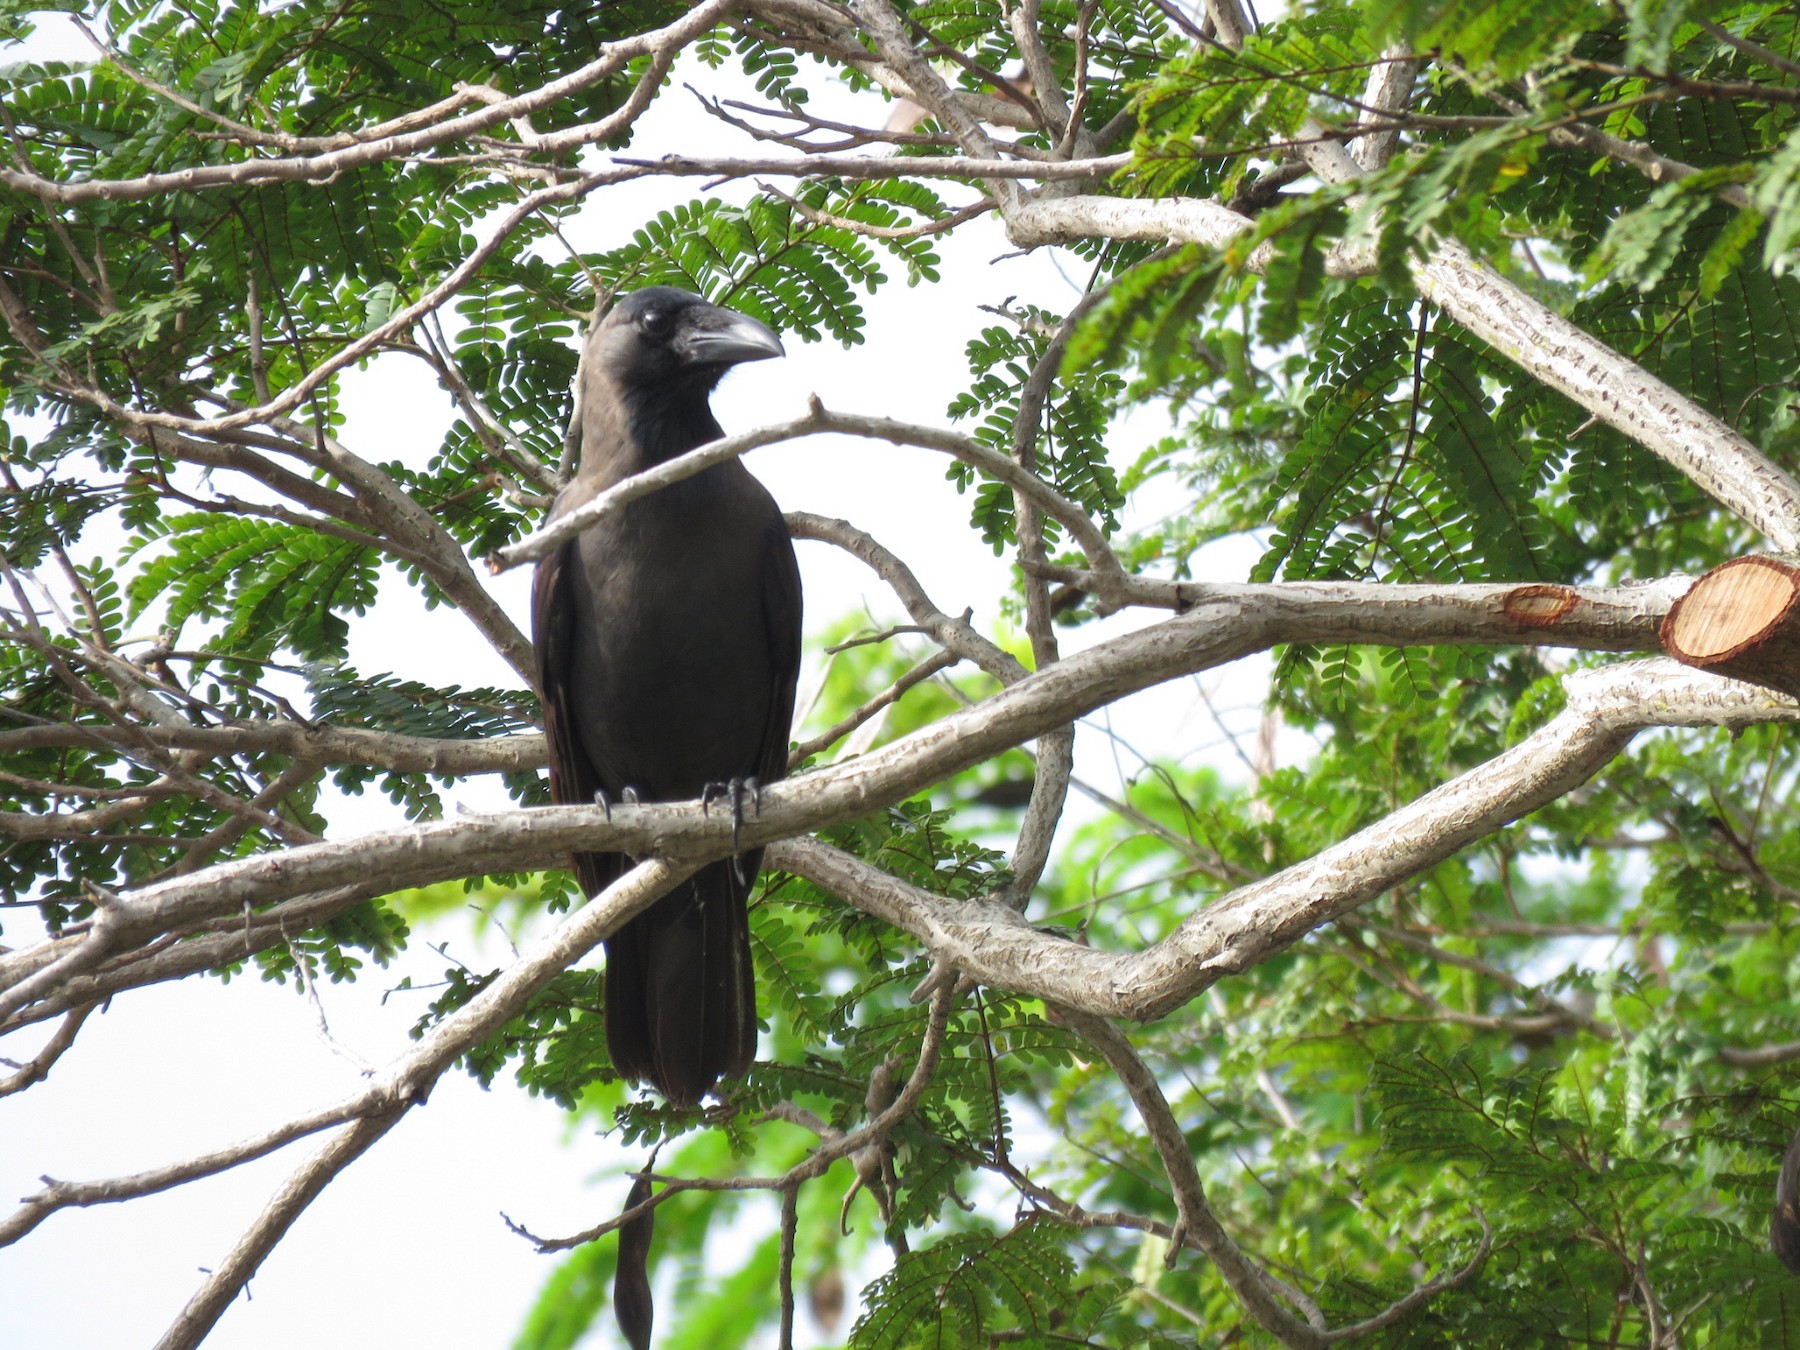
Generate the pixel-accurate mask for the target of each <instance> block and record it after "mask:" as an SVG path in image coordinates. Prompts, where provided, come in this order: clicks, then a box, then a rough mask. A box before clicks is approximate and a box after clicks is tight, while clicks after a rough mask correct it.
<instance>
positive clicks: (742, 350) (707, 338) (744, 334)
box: [676, 305, 787, 366]
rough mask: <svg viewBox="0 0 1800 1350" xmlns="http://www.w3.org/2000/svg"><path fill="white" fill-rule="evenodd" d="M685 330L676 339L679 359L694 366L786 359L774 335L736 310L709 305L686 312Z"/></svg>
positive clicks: (731, 364) (728, 364)
mask: <svg viewBox="0 0 1800 1350" xmlns="http://www.w3.org/2000/svg"><path fill="white" fill-rule="evenodd" d="M687 319H688V322H687V324H686V325H685V327H686V329H687V331H686V332H685V333H683V334H682V335H681V337H680V338H679V339H678V340H677V343H676V348H677V350H678V351H680V353H681V355H682V359H683V360H685V361H686V362H687V363H688V364H689V365H694V366H735V365H737V364H739V363H740V362H743V361H766V360H768V358H769V357H771V356H786V355H787V352H785V351H784V350H783V349H782V346H781V339H780V338H778V337H776V336H775V334H774V332H773V331H772V330H771V329H769V328H767V327H765V326H764V325H762V324H760V323H758V322H757V321H756V320H755V319H752V318H751V317H750V316H749V315H748V314H739V313H738V312H737V311H736V310H735V309H725V308H723V307H722V306H719V305H708V306H707V307H706V308H705V309H700V310H689V311H688V315H687Z"/></svg>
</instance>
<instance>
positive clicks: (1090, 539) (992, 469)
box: [491, 397, 1122, 577]
mask: <svg viewBox="0 0 1800 1350" xmlns="http://www.w3.org/2000/svg"><path fill="white" fill-rule="evenodd" d="M827 432H840V433H843V434H845V435H851V436H866V437H869V438H871V439H874V440H883V441H891V442H893V443H894V444H896V445H916V446H921V447H923V448H925V449H928V450H941V451H943V452H944V453H945V454H947V455H950V456H952V457H953V458H955V459H958V460H960V461H962V462H963V463H964V464H968V465H970V466H971V467H973V468H976V469H979V470H981V472H983V473H985V474H986V475H987V476H988V477H990V478H994V479H997V480H999V481H1000V482H1002V483H1005V484H1007V485H1008V486H1009V487H1012V488H1015V489H1017V490H1018V491H1020V492H1023V493H1024V494H1025V495H1026V496H1028V497H1029V498H1030V499H1031V500H1032V501H1033V502H1035V503H1036V504H1037V505H1039V506H1041V507H1042V508H1043V509H1044V511H1045V512H1046V514H1048V515H1049V516H1051V517H1052V518H1053V519H1055V520H1056V521H1057V522H1058V523H1059V524H1061V525H1062V526H1063V527H1064V528H1066V529H1067V530H1068V531H1069V533H1070V535H1071V536H1073V538H1074V539H1075V542H1076V543H1077V545H1078V546H1079V547H1080V548H1081V550H1082V552H1083V553H1084V554H1085V555H1086V556H1087V559H1088V562H1089V564H1090V566H1092V567H1094V568H1096V569H1097V571H1098V572H1099V574H1100V576H1102V577H1106V576H1110V575H1112V574H1113V573H1115V572H1118V573H1121V574H1122V569H1121V568H1120V566H1119V561H1118V558H1117V557H1116V556H1115V555H1114V553H1113V551H1112V546H1111V545H1109V544H1108V543H1107V542H1106V536H1105V535H1103V534H1101V533H1100V529H1099V527H1098V526H1096V525H1095V524H1094V522H1093V521H1091V520H1089V519H1088V516H1087V513H1086V512H1085V511H1083V510H1082V509H1081V508H1080V507H1079V506H1077V505H1076V504H1075V503H1074V502H1071V501H1070V500H1069V499H1068V498H1066V497H1064V496H1063V495H1062V494H1061V493H1060V492H1058V491H1056V489H1055V488H1053V487H1051V486H1050V485H1049V484H1048V483H1046V482H1044V480H1043V479H1041V478H1039V477H1038V476H1037V475H1036V474H1034V473H1031V472H1030V471H1028V470H1026V469H1023V468H1021V467H1020V466H1019V465H1017V464H1015V463H1014V462H1013V461H1012V460H1010V459H1008V458H1007V457H1006V456H1005V455H1003V454H1000V453H999V452H998V451H996V450H993V449H991V448H990V447H988V446H985V445H983V444H982V443H981V442H980V441H977V440H974V439H973V438H971V437H968V436H960V435H958V434H957V433H955V432H953V431H945V430H943V429H941V428H938V427H927V426H918V425H914V424H912V423H909V422H896V421H893V420H892V419H890V418H886V417H863V416H860V415H858V414H855V413H839V412H831V411H828V410H827V409H826V408H825V407H824V406H823V405H822V404H820V403H819V401H818V399H817V398H816V397H815V398H814V399H813V406H812V410H811V411H810V412H808V413H807V415H806V416H805V417H800V418H796V419H795V420H794V421H792V422H783V423H781V424H779V425H777V426H772V427H760V428H758V429H757V430H755V431H746V432H743V433H741V434H739V435H736V436H727V437H726V438H725V439H724V440H720V441H713V442H712V443H711V444H710V445H703V446H701V447H700V448H699V449H697V450H690V451H688V452H687V453H686V454H684V455H677V456H676V457H675V458H674V459H671V460H667V461H665V462H663V463H661V464H658V465H657V466H656V467H655V468H653V469H646V470H645V471H644V472H643V473H639V474H634V475H633V476H632V477H630V478H627V479H626V480H625V481H624V482H622V483H619V484H616V485H615V486H613V487H610V488H608V489H607V490H606V491H605V492H602V493H599V494H597V495H596V496H595V497H593V498H592V499H591V500H590V501H587V502H585V503H583V504H582V505H581V506H580V507H578V508H576V509H575V510H573V511H570V512H569V513H568V514H567V515H564V516H559V517H558V518H557V519H556V520H554V521H552V522H551V523H550V524H548V525H546V526H545V527H544V528H543V529H541V530H539V531H537V532H536V533H535V534H531V535H527V536H526V537H525V538H523V539H521V540H519V541H518V542H517V543H515V544H508V545H507V546H506V547H505V548H502V549H497V550H495V552H494V555H493V558H492V560H491V566H492V567H493V568H494V570H496V571H504V570H505V569H507V568H510V567H517V566H518V565H519V564H521V563H526V562H533V561H536V560H537V559H539V558H542V557H544V556H546V555H547V554H549V553H550V552H552V551H553V550H555V549H556V548H558V547H559V546H561V545H562V544H565V543H567V542H568V541H569V540H571V539H573V538H574V537H575V536H576V535H578V534H580V533H581V532H582V531H583V530H585V529H587V528H588V527H589V526H590V525H593V524H594V523H595V522H597V521H600V520H604V519H605V518H606V517H607V516H609V515H611V514H613V513H614V512H616V511H618V510H621V509H622V508H623V507H624V506H626V505H627V504H628V503H630V502H633V501H636V500H637V499H638V498H640V497H647V496H649V495H650V494H651V493H652V492H656V491H659V490H660V489H662V488H664V487H667V486H668V485H669V484H671V483H679V482H680V481H682V479H684V478H691V477H693V476H694V475H695V474H697V473H701V472H703V471H705V470H706V469H709V468H711V467H712V466H713V465H715V464H722V463H724V462H725V461H726V460H728V459H734V458H736V457H737V456H739V455H742V454H745V453H747V452H748V451H750V450H754V449H756V448H758V447H759V446H764V445H772V444H774V443H775V442H777V441H787V440H795V439H798V438H800V437H802V436H816V435H820V434H823V433H827Z"/></svg>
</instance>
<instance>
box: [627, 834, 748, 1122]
mask: <svg viewBox="0 0 1800 1350" xmlns="http://www.w3.org/2000/svg"><path fill="white" fill-rule="evenodd" d="M761 861H762V851H761V850H760V849H758V850H754V851H751V852H746V853H745V854H744V855H743V857H742V859H741V867H742V871H741V873H739V872H738V871H737V870H736V869H734V867H733V865H732V860H731V859H730V858H727V859H725V860H724V861H722V862H716V863H712V864H711V865H709V866H707V867H704V868H702V869H701V870H700V871H698V872H696V873H694V875H693V876H692V877H690V878H689V879H688V880H687V881H685V882H683V883H682V884H681V885H680V886H679V887H677V888H676V889H675V890H674V891H672V892H670V893H669V894H668V895H666V896H664V897H663V898H662V899H661V900H658V901H657V902H656V903H655V904H654V905H652V906H651V907H650V908H649V909H648V910H646V911H645V912H644V913H643V914H640V915H639V916H638V917H637V918H635V919H633V920H632V921H631V922H630V923H628V924H626V925H625V926H624V927H623V928H621V929H620V930H619V931H618V932H617V933H615V934H613V935H612V936H611V937H610V938H608V939H607V940H606V1047H607V1050H608V1051H609V1052H611V1054H612V1061H613V1066H614V1067H615V1068H617V1069H618V1070H619V1072H620V1073H622V1074H624V1075H625V1077H627V1078H630V1079H633V1080H648V1081H649V1082H650V1083H651V1084H652V1085H654V1086H655V1087H656V1089H657V1090H658V1091H660V1092H661V1093H662V1094H663V1096H665V1097H667V1098H668V1099H669V1102H670V1104H671V1105H674V1106H694V1105H697V1104H698V1103H699V1101H700V1099H701V1098H702V1097H704V1096H705V1095H706V1094H707V1093H708V1092H709V1091H711V1089H712V1086H713V1084H714V1083H716V1082H718V1080H719V1079H720V1078H724V1077H734V1076H736V1075H738V1074H741V1073H743V1072H744V1070H746V1069H748V1068H749V1067H750V1063H751V1061H752V1060H754V1059H755V1058H756V985H755V977H754V975H753V973H752V970H751V965H750V924H749V918H748V915H747V914H746V913H745V904H746V902H747V900H748V898H749V890H750V884H751V883H752V882H753V881H754V880H755V878H756V869H757V867H758V865H759V864H760V863H761ZM739 875H742V876H743V877H744V878H745V880H744V881H741V882H740V881H739V880H738V876H739Z"/></svg>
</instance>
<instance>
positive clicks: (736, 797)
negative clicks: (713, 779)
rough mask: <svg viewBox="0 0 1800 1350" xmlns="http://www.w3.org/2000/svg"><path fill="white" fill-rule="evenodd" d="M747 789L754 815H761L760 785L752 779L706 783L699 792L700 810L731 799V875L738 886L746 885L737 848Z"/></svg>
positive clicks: (742, 865)
mask: <svg viewBox="0 0 1800 1350" xmlns="http://www.w3.org/2000/svg"><path fill="white" fill-rule="evenodd" d="M745 789H748V790H749V792H750V798H751V800H752V801H753V802H755V803H756V813H757V814H758V815H761V814H762V785H761V784H760V783H758V782H757V781H756V780H755V779H754V778H732V779H729V780H727V781H726V782H723V783H708V784H707V785H706V786H705V787H704V788H702V789H701V790H700V810H701V812H702V813H704V812H705V810H706V808H707V807H708V806H710V805H712V803H713V802H714V801H715V800H717V799H718V798H720V797H727V796H728V797H730V798H731V874H732V875H733V876H735V877H736V878H737V883H738V885H740V886H743V885H747V884H748V883H747V882H746V881H745V879H744V854H743V850H742V849H741V848H739V847H738V834H739V832H740V831H741V830H742V829H743V828H744V792H745Z"/></svg>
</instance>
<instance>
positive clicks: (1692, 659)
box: [1657, 558, 1800, 697]
mask: <svg viewBox="0 0 1800 1350" xmlns="http://www.w3.org/2000/svg"><path fill="white" fill-rule="evenodd" d="M1657 636H1658V637H1659V638H1660V639H1661V641H1662V645H1663V650H1664V651H1666V652H1668V654H1669V655H1670V656H1672V657H1674V658H1675V659H1676V660H1677V661H1680V662H1682V663H1683V664H1685V665H1690V666H1694V667H1696V668H1697V669H1700V670H1707V671H1711V672H1713V673H1714V674H1716V675H1729V676H1732V677H1733V678H1735V679H1740V680H1749V681H1750V682H1751V683H1752V684H1760V685H1764V686H1766V687H1767V688H1770V689H1779V690H1780V691H1781V692H1782V693H1784V694H1792V695H1794V696H1796V697H1800V567H1796V566H1795V565H1794V564H1793V563H1790V562H1786V561H1783V560H1782V559H1780V558H1733V559H1732V560H1731V561H1730V562H1727V563H1721V564H1720V565H1719V566H1717V567H1715V568H1713V570H1712V571H1710V572H1708V573H1707V574H1706V575H1705V576H1703V577H1701V578H1700V579H1699V580H1698V581H1696V582H1695V583H1694V584H1693V585H1692V586H1691V587H1689V588H1688V592H1687V594H1686V595H1684V596H1682V597H1681V599H1679V600H1677V601H1676V602H1675V603H1674V604H1673V605H1672V606H1670V608H1669V613H1668V616H1667V617H1666V618H1665V619H1664V620H1663V621H1662V627H1661V628H1660V629H1659V631H1658V634H1657Z"/></svg>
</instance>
